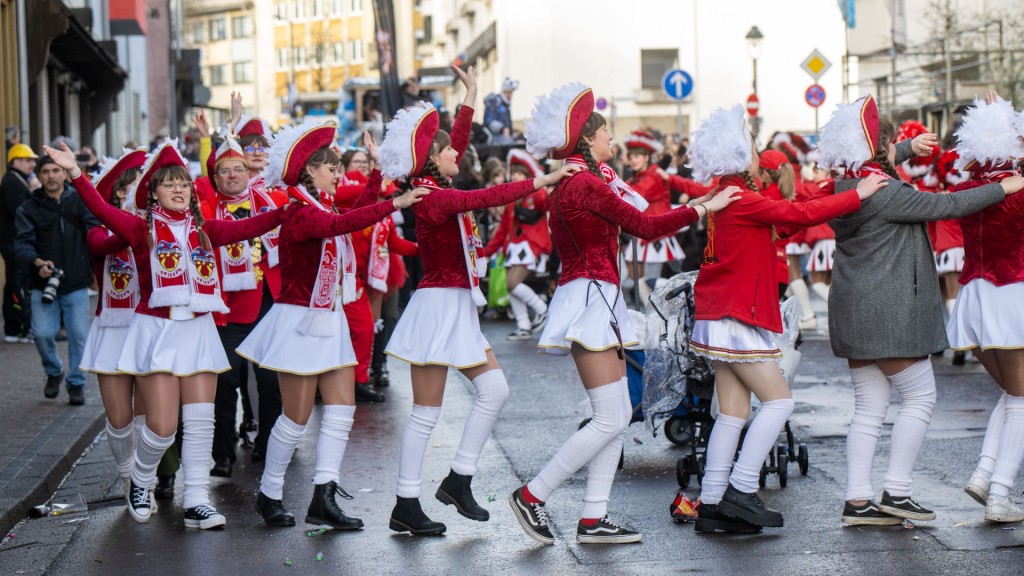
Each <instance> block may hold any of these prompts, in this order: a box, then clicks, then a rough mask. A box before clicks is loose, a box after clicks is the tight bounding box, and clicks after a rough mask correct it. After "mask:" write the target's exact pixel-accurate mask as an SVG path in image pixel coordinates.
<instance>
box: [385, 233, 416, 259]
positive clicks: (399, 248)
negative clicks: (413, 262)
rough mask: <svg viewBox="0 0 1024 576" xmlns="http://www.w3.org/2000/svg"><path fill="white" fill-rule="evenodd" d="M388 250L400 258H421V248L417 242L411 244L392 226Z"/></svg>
mask: <svg viewBox="0 0 1024 576" xmlns="http://www.w3.org/2000/svg"><path fill="white" fill-rule="evenodd" d="M388 250H390V251H392V252H394V253H395V254H398V255H399V256H419V255H420V247H419V245H418V244H416V243H415V242H410V241H409V240H406V239H405V238H402V237H401V236H399V235H398V230H397V229H396V228H395V227H394V226H392V227H391V233H390V234H388Z"/></svg>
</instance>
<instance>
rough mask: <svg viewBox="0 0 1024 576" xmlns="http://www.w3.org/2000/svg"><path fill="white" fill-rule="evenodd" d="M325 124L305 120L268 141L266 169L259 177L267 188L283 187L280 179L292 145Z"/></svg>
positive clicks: (284, 129)
mask: <svg viewBox="0 0 1024 576" xmlns="http://www.w3.org/2000/svg"><path fill="white" fill-rule="evenodd" d="M323 124H326V122H317V121H314V120H312V119H309V118H307V119H306V121H305V122H301V123H299V124H292V125H291V126H288V127H285V128H282V129H281V130H278V132H277V134H274V138H273V139H272V140H271V141H270V153H269V154H268V157H267V167H266V168H264V169H263V172H262V173H261V176H263V181H264V182H265V183H266V185H267V187H268V188H269V187H271V186H284V185H285V184H284V181H282V180H281V178H282V177H283V176H284V168H285V166H284V164H285V161H286V160H288V153H289V152H291V149H292V145H293V144H295V142H296V140H298V139H299V138H300V137H301V136H302V135H303V134H305V133H306V132H309V131H310V130H312V129H313V128H316V127H317V126H321V125H323Z"/></svg>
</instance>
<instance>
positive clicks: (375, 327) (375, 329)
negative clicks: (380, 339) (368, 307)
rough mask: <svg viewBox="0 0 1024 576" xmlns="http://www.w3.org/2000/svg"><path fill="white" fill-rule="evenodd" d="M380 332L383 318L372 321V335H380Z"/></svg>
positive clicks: (382, 327) (382, 326)
mask: <svg viewBox="0 0 1024 576" xmlns="http://www.w3.org/2000/svg"><path fill="white" fill-rule="evenodd" d="M382 330H384V319H383V318H378V319H376V320H374V321H373V333H374V334H380V333H381V331H382Z"/></svg>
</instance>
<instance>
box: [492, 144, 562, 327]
mask: <svg viewBox="0 0 1024 576" xmlns="http://www.w3.org/2000/svg"><path fill="white" fill-rule="evenodd" d="M543 175H544V170H543V169H542V168H541V167H540V164H538V163H537V161H536V160H534V159H533V156H530V155H529V154H527V153H526V152H525V151H524V150H522V149H520V148H513V149H511V150H509V152H508V180H509V181H510V182H522V181H524V180H532V179H534V178H538V177H540V176H543ZM547 198H548V193H547V190H544V189H541V190H537V191H536V192H534V193H533V194H530V195H529V196H527V197H525V198H521V199H519V200H516V201H515V202H513V203H511V204H509V205H508V206H506V207H505V211H504V212H503V215H502V218H501V224H500V225H499V226H498V230H497V231H496V232H495V233H494V235H493V236H492V237H491V241H490V242H488V243H487V246H486V247H484V250H483V255H484V256H485V257H487V258H490V257H492V256H494V255H495V254H497V253H498V252H501V253H503V254H504V255H505V269H506V270H505V283H506V284H507V285H508V297H509V305H510V306H511V307H512V315H513V316H514V317H515V321H516V330H515V332H512V333H511V334H509V335H508V339H509V340H530V339H532V338H533V335H534V334H535V333H536V332H539V331H540V330H541V329H543V328H544V324H545V323H547V318H548V305H547V304H546V303H545V302H544V301H543V300H541V298H540V296H538V295H537V293H536V292H534V291H533V289H532V288H530V287H529V286H528V285H527V284H526V280H527V279H528V278H529V277H530V274H532V273H535V272H543V271H544V270H545V269H546V268H547V264H548V257H549V256H550V255H551V231H550V230H548V214H547ZM531 310H532V311H533V313H534V318H533V321H532V322H531V321H530V311H531Z"/></svg>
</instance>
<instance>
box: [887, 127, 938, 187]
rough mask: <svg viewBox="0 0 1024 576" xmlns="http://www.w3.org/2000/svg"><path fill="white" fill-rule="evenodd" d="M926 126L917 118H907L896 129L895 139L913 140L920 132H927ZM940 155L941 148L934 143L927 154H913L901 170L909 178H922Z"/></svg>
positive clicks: (899, 140) (900, 140) (898, 140)
mask: <svg viewBox="0 0 1024 576" xmlns="http://www.w3.org/2000/svg"><path fill="white" fill-rule="evenodd" d="M927 133H928V127H927V126H925V125H924V124H922V123H920V122H918V121H917V120H907V121H906V122H904V123H903V124H900V127H899V128H898V129H897V130H896V141H897V142H902V141H904V140H913V139H914V138H917V137H918V136H920V135H921V134H927ZM940 155H942V148H941V147H940V146H939V145H938V144H936V145H935V146H932V152H931V154H929V155H928V156H914V157H913V158H911V159H909V160H907V161H906V162H904V163H903V171H904V172H906V174H907V176H910V177H911V178H922V177H924V176H927V175H928V173H929V172H931V169H932V166H933V165H934V164H935V162H936V161H937V160H938V159H939V156H940Z"/></svg>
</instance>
